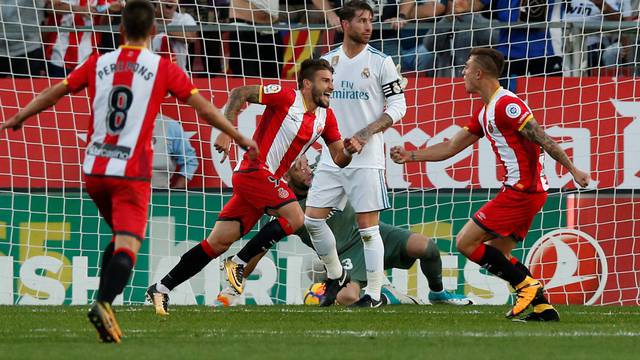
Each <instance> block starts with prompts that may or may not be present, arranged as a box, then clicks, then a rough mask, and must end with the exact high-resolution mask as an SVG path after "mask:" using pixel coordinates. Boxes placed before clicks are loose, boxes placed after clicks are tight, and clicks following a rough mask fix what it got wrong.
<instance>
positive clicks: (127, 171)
mask: <svg viewBox="0 0 640 360" xmlns="http://www.w3.org/2000/svg"><path fill="white" fill-rule="evenodd" d="M122 24H123V25H122V31H123V32H124V34H125V36H126V39H127V40H126V44H125V45H123V46H121V47H120V48H119V49H117V50H116V51H112V52H110V53H107V54H104V55H103V56H98V55H92V56H90V57H89V58H88V59H87V61H85V62H84V63H83V64H82V65H80V66H79V67H78V68H77V69H75V70H74V71H73V72H72V73H71V74H70V75H69V77H68V78H66V79H65V80H64V81H62V82H60V83H58V84H56V85H54V86H52V87H50V88H49V89H47V90H45V91H44V92H43V93H42V94H40V95H38V96H37V97H36V98H35V99H34V100H32V101H31V102H30V103H29V104H28V105H27V106H26V107H25V108H24V109H22V110H21V111H19V112H18V113H17V114H16V115H14V116H13V117H11V118H10V119H9V120H7V122H5V123H4V124H2V126H0V130H3V129H13V130H17V129H20V128H21V127H22V124H23V123H24V121H25V120H27V119H28V118H29V117H31V116H33V115H36V114H38V113H40V112H41V111H43V110H45V109H47V108H49V107H50V106H53V105H55V104H56V103H57V102H58V100H60V99H61V98H62V97H63V96H65V95H66V94H68V93H75V92H78V91H80V90H83V89H85V88H88V93H89V97H90V100H91V120H90V121H91V123H90V126H89V136H88V145H87V150H86V154H85V158H84V164H83V173H84V179H85V184H86V189H87V192H88V193H89V196H90V197H91V199H93V201H94V203H95V204H96V206H97V207H98V210H99V211H100V214H101V215H102V217H103V218H104V219H105V221H106V222H107V224H109V226H110V227H111V230H112V232H113V240H112V241H111V243H110V244H109V245H108V246H107V248H106V249H105V252H104V254H103V258H102V268H101V271H100V285H99V288H98V299H97V302H96V303H95V304H94V305H93V306H92V307H91V310H90V311H89V314H88V316H89V320H90V321H91V323H92V324H93V325H94V326H95V328H96V330H97V331H98V335H99V337H100V339H101V340H102V341H103V342H116V343H119V342H120V341H121V338H122V331H121V330H120V327H119V325H118V322H117V321H116V318H115V314H114V312H113V309H112V307H111V303H112V302H113V300H114V298H115V297H116V296H117V295H118V294H120V293H121V292H122V290H123V289H124V287H125V286H126V285H127V282H128V281H129V276H130V275H131V270H132V269H133V265H134V264H135V261H136V255H137V253H138V250H139V249H140V246H141V244H142V240H143V239H144V236H145V231H146V227H147V211H148V208H149V200H150V195H151V182H150V180H151V169H152V159H153V150H152V146H151V137H152V133H153V127H154V123H155V121H154V120H155V117H156V114H157V113H158V110H159V109H160V104H161V103H162V101H163V99H164V97H165V96H166V95H167V94H168V93H170V94H172V95H174V96H175V97H176V98H178V99H179V100H181V101H183V102H186V103H187V104H189V105H190V106H192V107H193V108H194V109H195V110H196V112H197V113H198V115H200V116H201V117H202V118H203V119H204V120H206V121H207V122H208V123H209V124H210V125H213V126H215V127H217V128H218V129H220V130H222V132H224V133H226V134H229V136H231V137H232V138H234V139H235V140H236V141H237V142H238V144H239V145H240V146H242V147H244V148H246V149H249V152H251V153H252V154H253V155H254V156H253V157H255V155H256V154H257V152H258V148H257V145H256V143H255V142H253V141H252V140H250V139H247V138H245V137H244V136H242V135H241V134H240V133H239V132H238V131H237V130H236V129H235V128H234V127H233V126H232V125H231V123H230V122H229V121H227V120H226V119H225V118H224V116H223V115H222V113H221V112H220V111H219V110H218V109H216V108H215V106H213V105H212V104H211V103H210V102H208V101H207V100H205V98H204V97H203V96H202V95H200V94H199V93H198V89H197V88H196V87H195V86H194V85H193V84H192V83H191V80H189V78H188V77H187V75H186V74H185V73H184V71H182V70H181V69H180V68H179V67H178V66H177V65H175V64H173V63H171V62H170V61H168V60H166V59H162V58H161V57H160V56H158V55H155V54H153V53H151V52H150V51H149V50H148V49H147V47H148V43H149V41H150V37H151V34H152V31H153V28H154V10H153V6H151V3H149V1H148V0H133V1H129V2H127V5H126V7H125V9H124V12H123V14H122Z"/></svg>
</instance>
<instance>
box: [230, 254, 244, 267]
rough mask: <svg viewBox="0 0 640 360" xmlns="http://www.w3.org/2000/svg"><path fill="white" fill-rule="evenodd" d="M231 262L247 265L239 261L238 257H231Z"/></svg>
mask: <svg viewBox="0 0 640 360" xmlns="http://www.w3.org/2000/svg"><path fill="white" fill-rule="evenodd" d="M231 261H233V262H234V263H236V264H239V265H242V266H245V265H247V263H246V262H245V261H244V260H242V259H240V258H239V257H238V255H233V258H231Z"/></svg>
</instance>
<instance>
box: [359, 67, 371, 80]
mask: <svg viewBox="0 0 640 360" xmlns="http://www.w3.org/2000/svg"><path fill="white" fill-rule="evenodd" d="M360 75H361V76H362V78H363V79H368V78H369V76H371V72H370V71H369V68H364V69H362V73H360Z"/></svg>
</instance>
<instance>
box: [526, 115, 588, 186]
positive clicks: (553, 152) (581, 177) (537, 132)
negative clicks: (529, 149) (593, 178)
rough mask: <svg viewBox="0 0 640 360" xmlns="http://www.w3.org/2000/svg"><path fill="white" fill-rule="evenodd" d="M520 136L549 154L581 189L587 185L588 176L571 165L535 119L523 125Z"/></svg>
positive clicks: (565, 154) (569, 160)
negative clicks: (567, 171)
mask: <svg viewBox="0 0 640 360" xmlns="http://www.w3.org/2000/svg"><path fill="white" fill-rule="evenodd" d="M520 132H521V133H522V135H523V136H524V137H526V138H527V139H529V140H531V141H533V142H535V143H536V144H538V145H540V146H541V147H542V149H544V151H545V152H546V153H547V154H549V155H550V156H551V157H552V158H553V159H554V160H556V161H557V162H559V163H560V164H562V166H564V167H565V168H566V169H567V170H569V172H570V173H571V175H572V176H573V178H574V180H575V181H576V182H577V183H578V184H579V185H580V186H582V187H585V186H587V185H589V180H590V177H589V174H587V173H586V172H584V171H582V170H580V169H578V168H576V167H575V165H574V164H573V161H571V159H569V156H567V153H566V152H565V151H564V150H562V148H561V147H560V145H558V143H556V142H555V141H554V140H553V139H552V138H551V137H549V135H547V133H545V132H544V130H543V129H542V128H541V127H540V125H538V122H537V121H536V120H535V119H533V118H532V119H531V120H529V121H528V122H527V123H525V124H524V126H523V127H522V129H521V130H520Z"/></svg>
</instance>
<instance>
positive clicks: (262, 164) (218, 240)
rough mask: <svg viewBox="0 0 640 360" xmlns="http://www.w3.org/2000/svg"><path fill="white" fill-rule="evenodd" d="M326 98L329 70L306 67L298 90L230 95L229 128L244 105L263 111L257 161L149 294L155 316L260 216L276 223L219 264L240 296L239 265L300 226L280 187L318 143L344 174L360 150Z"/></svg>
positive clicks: (250, 89)
mask: <svg viewBox="0 0 640 360" xmlns="http://www.w3.org/2000/svg"><path fill="white" fill-rule="evenodd" d="M332 91H333V68H332V67H331V65H329V62H327V61H326V60H322V59H309V60H305V61H304V62H303V63H302V65H301V66H300V72H299V75H298V90H294V89H292V88H287V87H281V86H280V85H267V86H242V87H239V88H236V89H234V90H233V91H232V92H231V95H230V96H229V101H228V103H227V106H226V109H225V115H226V116H227V118H228V119H229V120H231V121H232V122H234V121H236V119H237V117H238V112H239V111H240V108H241V107H242V106H243V105H244V103H245V102H247V101H248V102H250V103H258V104H264V105H266V109H265V111H264V113H263V115H262V119H261V120H260V123H259V124H258V127H257V129H256V131H255V133H254V135H253V139H254V140H255V141H256V143H258V147H259V149H260V154H259V155H258V156H257V157H255V158H252V157H250V156H248V155H247V154H245V155H244V158H243V159H242V161H241V162H240V164H239V165H238V167H237V168H236V170H235V172H234V174H233V178H232V181H233V196H232V197H231V200H229V202H228V203H227V204H226V205H225V206H224V208H223V209H222V211H221V212H220V215H219V217H218V221H217V222H216V224H215V225H214V227H213V230H212V231H211V234H210V235H209V237H208V238H207V239H206V240H204V241H202V242H201V243H200V244H199V245H196V246H195V247H193V248H192V249H191V250H189V251H188V252H187V253H185V254H184V255H182V257H181V259H180V262H179V263H178V264H177V265H176V266H175V267H174V268H173V269H171V271H170V272H169V274H167V276H165V277H164V278H162V280H160V281H159V282H158V283H157V284H154V285H152V286H151V287H149V289H147V295H148V297H149V298H150V299H151V300H152V301H153V303H154V306H155V307H156V313H158V314H160V315H165V314H166V309H167V303H168V294H169V292H170V291H171V290H172V289H173V288H175V287H176V286H178V285H180V284H181V283H183V282H184V281H186V280H188V279H189V278H190V277H192V276H193V275H195V274H197V273H198V272H200V271H201V270H202V269H204V267H205V266H206V265H207V264H208V263H209V262H210V261H211V260H212V259H214V258H216V257H218V256H220V255H221V254H223V253H224V252H225V251H227V249H228V248H229V246H231V244H233V243H234V242H235V241H236V240H238V239H240V237H241V236H243V235H245V234H247V233H248V232H249V231H251V229H252V228H253V226H254V225H255V224H256V223H257V222H258V220H259V219H260V218H261V217H262V215H263V214H265V213H267V214H269V215H273V216H276V217H277V219H275V220H273V221H271V222H270V223H268V224H266V225H265V226H263V227H262V228H261V229H260V231H259V232H258V234H257V235H256V236H255V237H254V238H253V239H252V241H251V244H252V246H246V247H245V248H243V250H242V251H241V252H239V253H238V254H237V255H236V256H234V257H233V258H228V259H226V260H225V262H224V267H225V270H226V272H227V277H228V279H229V282H230V283H231V285H232V286H233V288H234V289H235V290H236V291H237V292H238V293H242V291H243V286H244V276H243V269H244V265H246V263H247V262H248V261H249V260H251V259H252V258H253V257H254V256H255V255H257V254H259V253H261V252H262V251H263V250H262V249H263V248H264V249H268V248H270V247H271V246H272V245H273V244H275V243H276V242H278V241H279V240H280V239H282V238H283V237H285V236H287V235H291V234H293V233H294V232H295V231H296V230H298V228H300V227H301V226H302V225H303V223H304V213H303V211H302V208H301V207H300V204H298V202H297V201H296V196H295V194H294V192H293V191H292V190H291V189H290V188H289V186H287V183H286V181H284V180H283V179H282V176H283V175H284V174H285V173H286V172H287V171H288V170H289V168H290V167H291V164H292V163H293V162H294V161H295V160H296V159H297V158H298V157H299V156H300V155H301V154H304V152H305V151H306V150H307V149H308V148H309V147H310V146H311V145H312V144H313V143H314V142H316V140H318V139H319V138H320V137H322V138H323V140H324V142H325V143H326V144H327V146H328V148H329V151H330V153H331V158H332V159H333V161H334V162H335V163H336V165H338V166H340V167H345V166H347V165H348V164H349V163H350V162H351V155H352V154H354V153H356V152H358V151H360V149H361V147H360V145H359V143H357V142H352V141H351V140H350V139H346V140H344V141H343V140H342V139H341V136H340V132H339V130H338V125H337V122H336V119H335V116H334V115H333V110H331V109H330V108H329V97H330V95H331V92H332ZM229 146H230V138H229V137H228V135H224V134H221V135H220V136H219V137H218V138H217V139H216V142H215V147H216V149H217V150H218V151H219V152H224V153H225V155H226V154H228V152H229ZM225 157H226V156H225ZM223 160H224V159H223Z"/></svg>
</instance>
